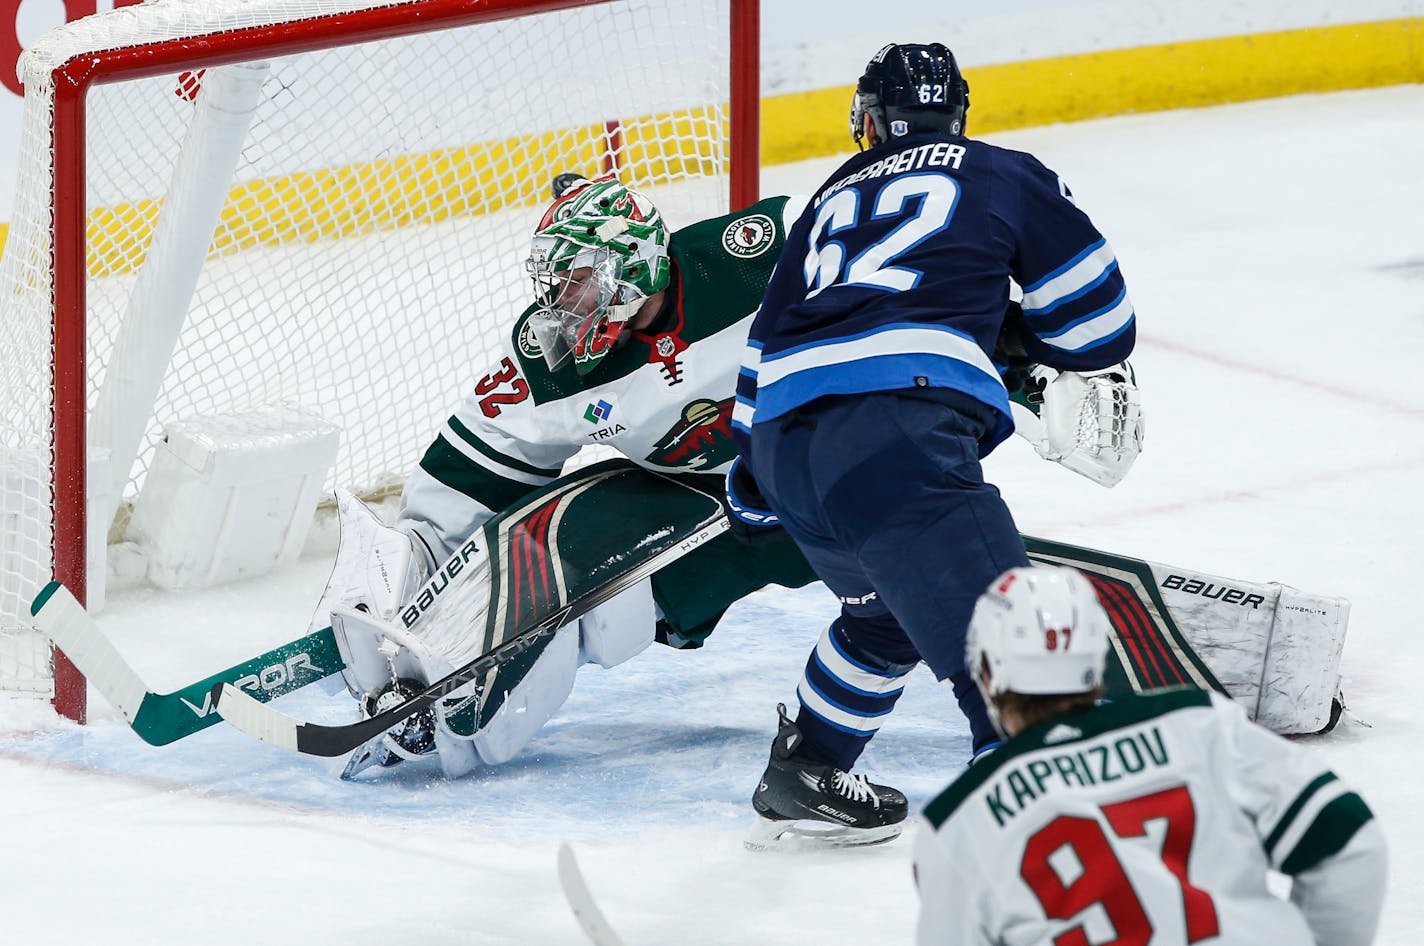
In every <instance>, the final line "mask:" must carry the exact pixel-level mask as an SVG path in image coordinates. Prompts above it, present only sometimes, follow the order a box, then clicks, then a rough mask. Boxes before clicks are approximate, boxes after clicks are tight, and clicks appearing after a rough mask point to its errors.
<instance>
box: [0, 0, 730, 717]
mask: <svg viewBox="0 0 1424 946" xmlns="http://www.w3.org/2000/svg"><path fill="white" fill-rule="evenodd" d="M756 15H757V7H756V0H678V2H668V0H408V2H396V3H392V2H378V0H364V2H363V0H152V2H149V3H144V4H141V5H137V6H130V7H124V8H122V9H119V10H116V11H114V12H113V13H109V14H103V15H100V16H96V17H89V18H86V19H84V20H80V21H76V22H75V23H72V24H69V25H68V26H65V27H62V28H60V29H58V30H55V31H53V32H51V33H49V34H47V35H46V36H44V37H43V38H42V39H41V40H39V41H38V42H37V43H35V44H34V45H33V46H32V47H31V48H30V49H29V50H27V52H26V53H25V55H24V57H23V58H22V60H21V73H22V80H23V82H24V85H25V93H26V94H25V114H24V129H23V135H22V141H21V149H22V155H21V158H20V162H19V170H18V184H17V193H16V199H15V203H14V205H13V208H12V214H11V225H10V229H9V235H8V240H7V242H6V245H5V250H4V256H3V260H0V324H3V325H4V327H5V328H4V332H3V333H0V691H3V692H5V693H8V694H13V693H25V692H28V693H33V694H37V695H41V696H52V697H53V699H54V701H55V704H56V706H57V707H58V708H59V709H60V711H61V712H63V713H65V714H66V715H68V716H71V717H73V718H76V719H80V720H82V719H83V716H84V712H85V709H84V693H85V684H84V681H83V679H82V678H80V677H79V676H78V675H77V673H75V671H74V669H73V667H72V666H69V665H68V662H67V661H65V660H64V658H63V655H62V654H52V653H51V650H50V648H49V646H48V645H47V644H46V643H45V642H44V641H43V640H42V639H41V638H39V636H38V634H37V632H35V631H34V630H33V629H32V627H31V624H30V620H29V604H30V602H31V600H32V599H33V597H34V596H35V594H36V593H37V592H38V590H39V589H40V588H41V587H42V586H43V584H44V583H45V582H46V581H48V580H50V579H51V577H53V578H54V579H56V580H59V581H62V582H64V583H65V584H66V585H68V586H69V587H70V588H71V589H72V590H74V591H75V593H76V594H77V595H78V596H79V597H80V599H81V600H84V596H85V587H86V577H89V579H90V581H91V582H92V581H93V576H95V575H96V569H103V568H104V559H105V554H104V552H105V546H106V543H109V542H119V541H122V540H123V538H124V529H125V510H126V509H129V508H130V507H131V505H132V503H133V500H134V497H135V496H137V495H139V494H140V493H141V491H142V489H143V486H144V480H145V475H146V473H147V471H148V469H149V467H150V464H151V463H152V457H153V455H154V450H155V445H156V443H157V441H158V440H159V439H161V437H162V436H163V430H164V425H165V424H166V423H168V422H170V421H173V420H177V419H181V418H186V417H191V416H206V415H223V414H226V413H229V412H241V411H244V410H249V409H252V408H260V407H266V406H277V407H280V408H281V409H282V410H297V411H300V412H302V413H303V415H304V416H307V415H310V416H318V417H320V418H322V419H324V420H325V421H327V422H329V423H331V424H333V425H335V426H336V427H337V428H339V430H340V434H341V436H340V446H339V449H338V452H337V454H336V459H335V465H334V468H333V469H332V470H331V473H330V476H329V477H328V480H329V481H328V482H327V483H326V484H325V485H326V486H327V487H328V488H329V487H331V486H333V485H338V484H339V485H342V486H347V487H350V488H354V489H356V490H358V491H368V492H369V491H379V490H381V489H387V490H390V489H397V488H398V487H399V483H400V482H401V479H402V477H403V476H404V474H405V472H406V471H408V470H409V469H410V468H411V467H412V465H413V464H414V463H415V462H416V461H417V460H418V459H419V456H420V453H421V451H422V449H423V448H424V447H425V445H426V444H427V443H428V442H429V441H430V439H431V438H432V437H433V435H434V433H435V432H436V431H437V430H438V428H439V425H440V423H441V422H442V421H443V419H444V417H445V416H447V415H448V412H449V410H450V408H451V406H452V405H453V404H455V403H456V402H457V401H458V400H459V398H460V397H461V396H462V395H463V394H464V393H465V392H466V389H467V388H469V387H470V385H471V384H472V383H473V382H474V380H475V377H476V375H477V374H478V373H480V372H483V371H485V370H487V366H488V364H489V360H490V355H491V354H492V353H493V352H495V351H496V350H497V348H498V346H499V345H500V343H501V336H502V335H503V333H504V332H505V331H507V328H508V326H509V325H510V324H511V322H512V320H513V318H514V317H515V316H516V315H517V314H518V313H519V311H521V309H522V308H523V306H524V304H525V301H526V300H527V298H528V297H529V290H528V289H527V283H526V280H525V277H524V273H523V269H522V265H521V262H522V259H523V255H524V253H525V252H526V250H527V238H528V234H529V232H530V228H531V227H532V224H533V222H534V220H535V218H536V216H537V208H538V206H539V205H540V204H541V203H542V202H544V201H546V200H547V199H548V196H549V187H550V181H551V179H552V178H553V177H554V176H555V175H556V174H558V173H560V172H564V171H576V172H580V173H582V174H585V175H591V174H593V173H598V172H603V171H608V170H616V171H617V172H618V173H619V175H620V176H621V177H622V178H623V180H624V181H625V182H627V183H630V184H632V185H634V186H638V187H640V188H644V189H647V190H648V191H649V192H650V193H651V194H653V195H654V196H655V197H656V199H657V200H658V203H659V206H660V208H661V209H662V210H663V212H664V214H665V216H667V218H668V219H669V222H670V223H671V224H672V225H674V226H678V225H681V224H685V223H688V222H691V221H692V220H694V219H697V218H698V217H700V216H706V215H708V214H711V213H716V212H721V211H724V210H726V209H727V208H728V207H729V204H731V203H737V204H741V203H749V202H751V201H752V200H754V199H755V198H756V196H757V194H756V188H757V184H756V176H755V169H756V147H757V141H756V133H755V129H756V125H755V122H756V96H757V88H756V68H757V65H756V64H757V54H756V43H757V32H756Z"/></svg>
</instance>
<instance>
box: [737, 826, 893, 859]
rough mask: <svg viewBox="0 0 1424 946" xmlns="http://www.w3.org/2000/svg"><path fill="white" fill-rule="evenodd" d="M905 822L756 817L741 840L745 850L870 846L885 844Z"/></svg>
mask: <svg viewBox="0 0 1424 946" xmlns="http://www.w3.org/2000/svg"><path fill="white" fill-rule="evenodd" d="M904 827H905V825H904V824H903V823H901V824H887V825H882V826H881V827H878V828H848V827H846V826H845V825H841V824H830V823H828V822H824V821H813V820H811V819H809V818H805V819H802V820H800V821H772V820H771V819H769V818H757V822H756V825H755V826H754V827H753V828H752V830H751V831H750V832H748V833H747V837H746V840H744V841H743V842H742V844H743V846H744V847H746V849H747V850H748V851H757V852H764V851H776V852H778V853H787V854H794V853H797V852H800V851H824V850H826V849H827V848H837V847H869V846H871V845H872V844H884V843H886V842H887V841H893V840H895V839H896V838H898V837H899V836H900V832H901V831H902V830H903V829H904Z"/></svg>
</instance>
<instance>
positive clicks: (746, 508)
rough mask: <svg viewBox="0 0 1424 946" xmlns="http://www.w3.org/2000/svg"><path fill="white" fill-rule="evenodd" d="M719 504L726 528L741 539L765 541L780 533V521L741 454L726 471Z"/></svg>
mask: <svg viewBox="0 0 1424 946" xmlns="http://www.w3.org/2000/svg"><path fill="white" fill-rule="evenodd" d="M722 506H723V508H724V509H725V510H726V512H727V524H728V529H727V531H729V532H731V533H732V534H733V535H734V536H736V537H737V538H738V539H740V540H741V541H743V542H747V543H757V542H764V541H766V540H768V539H773V538H777V537H779V536H780V535H781V534H782V532H781V520H780V519H779V518H778V517H777V515H776V513H774V512H772V510H771V504H770V503H769V502H767V500H766V497H765V496H763V495H762V494H761V487H759V486H757V482H756V479H755V478H753V477H752V471H751V470H750V469H748V468H747V465H746V464H745V463H743V462H742V458H741V457H737V458H736V459H735V460H733V461H732V466H731V467H730V468H729V469H728V470H727V488H726V491H725V492H724V493H723V495H722Z"/></svg>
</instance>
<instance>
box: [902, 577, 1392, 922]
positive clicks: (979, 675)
mask: <svg viewBox="0 0 1424 946" xmlns="http://www.w3.org/2000/svg"><path fill="white" fill-rule="evenodd" d="M1107 648H1108V619H1107V616H1106V615H1105V614H1104V612H1103V609H1102V607H1101V605H1100V604H1099V603H1098V600H1097V597H1096V595H1095V593H1094V592H1093V589H1092V586H1091V584H1089V582H1088V581H1087V579H1086V578H1084V577H1083V576H1082V575H1081V574H1080V573H1078V572H1076V571H1073V570H1071V569H1062V568H1045V567H1030V568H1016V569H1013V570H1011V571H1009V572H1007V573H1005V574H1004V575H1003V576H1001V577H1000V578H999V579H997V580H996V581H995V582H994V584H993V586H992V587H991V588H990V589H989V590H988V591H987V592H986V593H985V594H984V595H983V596H982V597H981V598H980V599H979V602H978V605H977V607H976V608H975V612H974V618H973V621H972V623H971V626H970V631H969V639H968V647H967V651H968V653H967V662H968V665H969V668H970V670H971V672H972V673H973V674H974V676H975V678H976V680H977V681H978V684H979V686H980V688H981V689H982V690H983V692H984V697H985V699H986V700H987V702H988V704H989V708H990V712H991V714H993V715H994V716H995V723H996V725H997V726H998V727H999V728H1000V729H1001V730H1002V731H1003V733H1004V734H1005V736H1007V737H1008V740H1007V741H1006V742H1005V743H1004V744H1003V745H1002V746H1001V747H1000V748H999V749H997V750H996V751H994V752H993V753H992V754H990V755H989V756H987V757H986V758H984V759H983V760H981V761H980V762H978V763H976V764H975V765H974V766H972V767H971V768H970V769H969V770H968V771H967V772H965V773H964V774H963V775H962V776H960V778H959V779H958V780H957V781H955V782H954V783H953V784H952V785H950V786H949V788H948V789H946V790H945V791H944V793H943V794H941V795H940V796H939V797H938V798H936V799H935V800H934V801H932V802H931V803H930V804H929V805H928V806H927V807H926V809H925V811H924V815H923V819H922V824H921V826H920V832H919V836H918V839H917V841H916V848H915V872H916V878H917V883H918V885H919V893H920V902H921V909H920V920H919V932H918V941H919V943H920V944H921V946H929V944H936V946H949V944H953V946H960V944H964V946H968V944H984V946H990V944H994V946H997V944H1005V946H1009V944H1038V943H1077V944H1082V946H1087V944H1090V943H1093V944H1097V943H1113V944H1121V946H1147V944H1152V946H1167V944H1174V946H1175V944H1182V946H1185V944H1188V943H1197V942H1210V943H1213V944H1218V946H1259V944H1265V943H1269V944H1272V946H1311V944H1315V943H1319V944H1330V946H1360V944H1368V943H1370V942H1371V941H1372V940H1373V939H1374V934H1375V929H1376V926H1377V924H1378V921H1379V913H1380V908H1381V905H1382V903H1383V898H1384V887H1385V846H1384V837H1383V834H1382V833H1381V831H1380V829H1379V825H1378V823H1377V822H1376V821H1375V820H1374V819H1373V816H1372V814H1371V812H1370V809H1369V808H1368V807H1367V806H1366V805H1365V803H1364V801H1363V800H1362V799H1361V798H1360V796H1359V795H1357V794H1355V793H1354V792H1353V791H1351V790H1350V789H1349V788H1348V787H1347V786H1345V785H1344V784H1343V783H1342V782H1341V781H1340V780H1339V779H1338V778H1336V776H1335V774H1334V773H1333V772H1331V771H1329V770H1328V769H1326V768H1324V767H1323V766H1322V765H1321V764H1320V763H1319V761H1318V760H1317V759H1316V757H1315V756H1313V755H1312V754H1310V753H1307V752H1305V751H1303V750H1301V749H1299V748H1297V747H1295V746H1292V745H1291V744H1290V743H1288V742H1286V741H1285V740H1284V739H1282V738H1280V737H1279V736H1276V735H1274V734H1272V733H1270V732H1268V731H1266V730H1265V729H1262V728H1260V727H1258V726H1256V725H1255V724H1254V723H1251V722H1249V721H1248V720H1247V718H1246V714H1245V713H1244V712H1243V711H1242V710H1241V708H1240V707H1239V706H1238V705H1236V704H1235V703H1232V702H1231V701H1230V700H1229V699H1227V698H1226V697H1223V696H1221V695H1219V694H1216V693H1211V692H1207V691H1199V690H1173V691H1161V692H1158V693H1154V694H1150V695H1145V696H1137V697H1131V698H1128V699H1124V700H1121V701H1118V702H1115V703H1110V704H1104V705H1101V706H1097V705H1095V703H1096V699H1097V695H1098V693H1099V692H1100V688H1101V683H1102V674H1103V665H1104V658H1105V657H1106V655H1107ZM1273 870H1274V871H1279V872H1281V873H1284V874H1287V875H1290V876H1291V877H1292V878H1293V884H1292V887H1291V894H1290V901H1289V902H1287V901H1285V900H1282V899H1280V898H1279V897H1276V896H1275V895H1273V894H1272V893H1271V892H1270V891H1269V890H1268V889H1267V876H1268V874H1269V872H1271V871H1273Z"/></svg>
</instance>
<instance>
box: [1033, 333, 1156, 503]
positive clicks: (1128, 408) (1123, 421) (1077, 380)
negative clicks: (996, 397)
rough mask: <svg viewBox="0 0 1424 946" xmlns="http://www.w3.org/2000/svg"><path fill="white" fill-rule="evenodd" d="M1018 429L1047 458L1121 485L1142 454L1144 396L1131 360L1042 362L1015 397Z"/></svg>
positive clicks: (1098, 480)
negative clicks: (1066, 367)
mask: <svg viewBox="0 0 1424 946" xmlns="http://www.w3.org/2000/svg"><path fill="white" fill-rule="evenodd" d="M1012 406H1013V412H1014V427H1015V433H1017V434H1019V435H1020V436H1022V437H1023V438H1024V439H1026V440H1028V441H1029V443H1031V444H1033V447H1034V450H1036V451H1037V452H1038V455H1039V456H1041V457H1043V458H1044V459H1045V460H1052V461H1054V462H1055V463H1059V464H1062V465H1063V466H1066V467H1067V468H1068V469H1070V470H1072V471H1073V472H1075V473H1079V474H1082V475H1083V476H1086V477H1087V478H1088V479H1090V480H1092V481H1093V482H1095V483H1098V484H1100V485H1102V486H1116V485H1117V484H1118V483H1120V482H1121V481H1122V478H1123V477H1124V476H1126V475H1127V471H1128V470H1130V469H1132V464H1133V463H1134V462H1135V461H1136V460H1137V455H1138V454H1139V453H1141V452H1142V438H1143V434H1144V431H1145V424H1144V420H1143V416H1142V394H1141V392H1140V391H1139V390H1138V388H1137V382H1136V377H1135V375H1134V373H1133V370H1132V366H1131V365H1129V364H1128V363H1127V362H1125V361H1124V362H1123V363H1122V364H1118V365H1113V366H1112V367H1110V368H1103V369H1100V370H1098V371H1061V372H1060V371H1058V370H1056V369H1053V368H1048V367H1045V366H1043V365H1037V366H1035V367H1034V368H1033V370H1032V371H1031V372H1030V373H1029V379H1028V382H1027V383H1026V384H1025V386H1024V390H1023V392H1021V394H1020V395H1018V396H1016V397H1015V398H1014V402H1013V405H1012Z"/></svg>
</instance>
